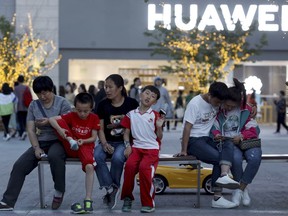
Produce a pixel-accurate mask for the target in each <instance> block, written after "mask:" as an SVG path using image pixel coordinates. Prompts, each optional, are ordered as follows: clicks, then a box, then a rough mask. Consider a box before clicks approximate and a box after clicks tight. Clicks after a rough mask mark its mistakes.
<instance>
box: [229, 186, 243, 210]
mask: <svg viewBox="0 0 288 216" xmlns="http://www.w3.org/2000/svg"><path fill="white" fill-rule="evenodd" d="M242 198H243V191H242V190H240V189H236V190H234V191H233V192H232V202H233V203H235V204H237V206H240V204H241V201H242Z"/></svg>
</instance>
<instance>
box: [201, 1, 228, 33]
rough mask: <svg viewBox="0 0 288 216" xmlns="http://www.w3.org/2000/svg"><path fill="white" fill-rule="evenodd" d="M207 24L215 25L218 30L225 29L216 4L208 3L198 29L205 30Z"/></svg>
mask: <svg viewBox="0 0 288 216" xmlns="http://www.w3.org/2000/svg"><path fill="white" fill-rule="evenodd" d="M206 26H215V28H216V30H218V31H219V30H223V29H224V28H223V25H222V23H221V20H220V17H219V15H218V13H217V10H216V8H215V6H214V5H212V4H209V5H207V7H206V9H205V11H204V14H203V16H202V19H201V21H200V23H199V26H198V29H199V30H200V31H203V30H204V29H205V28H206Z"/></svg>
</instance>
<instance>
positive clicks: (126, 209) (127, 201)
mask: <svg viewBox="0 0 288 216" xmlns="http://www.w3.org/2000/svg"><path fill="white" fill-rule="evenodd" d="M131 207H132V200H131V199H130V198H129V197H125V198H124V203H123V206H122V212H131Z"/></svg>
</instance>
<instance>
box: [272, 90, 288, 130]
mask: <svg viewBox="0 0 288 216" xmlns="http://www.w3.org/2000/svg"><path fill="white" fill-rule="evenodd" d="M279 93H280V95H279V98H278V99H277V100H274V104H275V105H276V111H277V128H276V131H275V132H274V134H277V133H280V126H281V125H283V127H284V128H285V129H286V131H287V133H288V126H287V125H286V99H285V92H284V91H280V92H279Z"/></svg>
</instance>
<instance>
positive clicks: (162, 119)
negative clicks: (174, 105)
mask: <svg viewBox="0 0 288 216" xmlns="http://www.w3.org/2000/svg"><path fill="white" fill-rule="evenodd" d="M164 122H165V115H163V116H161V117H160V118H158V119H157V121H156V127H157V128H160V127H162V126H163V124H164Z"/></svg>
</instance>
